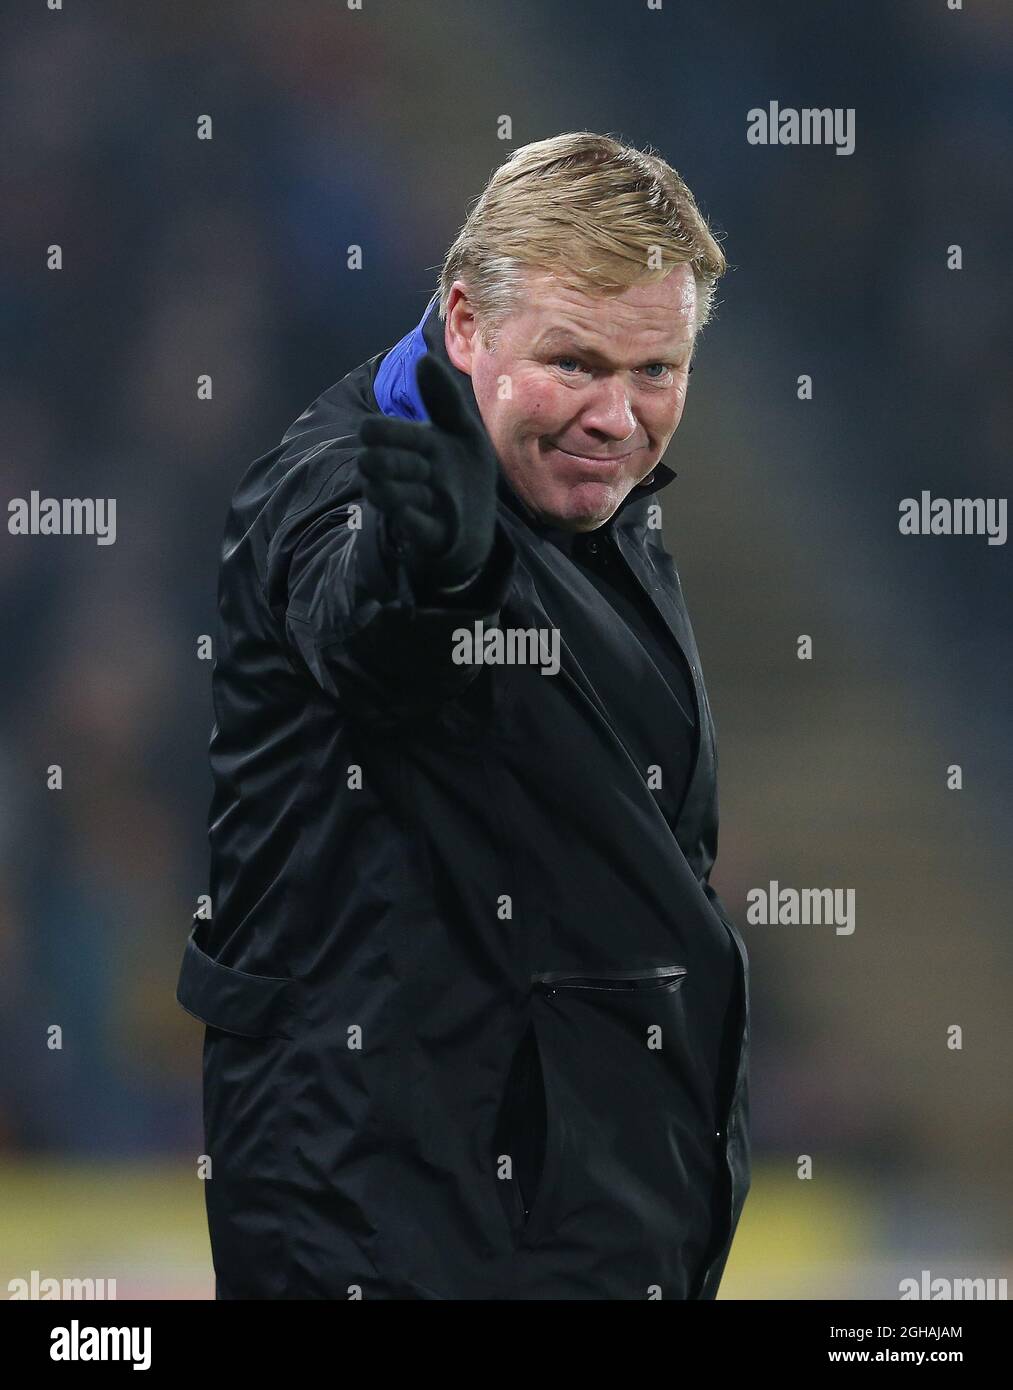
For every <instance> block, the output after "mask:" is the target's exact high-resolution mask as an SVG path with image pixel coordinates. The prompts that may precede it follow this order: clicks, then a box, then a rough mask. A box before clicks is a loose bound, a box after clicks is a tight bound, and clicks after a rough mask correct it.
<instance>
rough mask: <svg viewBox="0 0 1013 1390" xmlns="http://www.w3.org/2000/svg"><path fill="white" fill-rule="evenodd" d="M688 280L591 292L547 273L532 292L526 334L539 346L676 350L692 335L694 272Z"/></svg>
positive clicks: (542, 347)
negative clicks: (611, 292)
mask: <svg viewBox="0 0 1013 1390" xmlns="http://www.w3.org/2000/svg"><path fill="white" fill-rule="evenodd" d="M679 269H682V267H680V268H679ZM686 269H687V270H688V267H687V268H686ZM688 280H689V283H688V286H686V284H685V282H684V281H683V280H682V277H679V282H678V283H669V282H661V283H654V284H648V285H642V286H636V287H634V288H633V289H632V290H630V291H625V292H624V293H623V294H620V295H588V294H584V293H582V292H581V291H579V290H575V289H573V288H571V287H569V286H566V285H561V284H560V283H559V282H553V281H552V280H551V279H550V278H548V277H546V278H545V279H543V280H542V281H541V283H540V284H539V285H538V287H537V292H535V293H533V294H531V295H530V297H529V298H528V312H527V313H526V314H525V315H524V317H525V318H526V319H527V324H526V325H525V326H526V328H527V330H528V333H527V335H526V336H528V337H529V339H530V340H531V341H532V345H533V346H534V347H535V348H538V349H546V348H549V347H554V346H559V345H562V346H566V347H577V346H581V347H584V348H586V349H588V350H597V351H600V352H602V353H605V354H607V353H608V352H609V351H625V350H626V349H627V348H634V349H637V350H639V349H640V348H650V350H652V351H658V350H661V349H665V350H668V351H671V352H676V351H678V350H680V349H682V348H685V347H687V346H688V345H690V344H691V343H692V340H693V332H694V309H695V293H694V291H695V285H694V282H693V277H692V272H690V273H689V276H688Z"/></svg>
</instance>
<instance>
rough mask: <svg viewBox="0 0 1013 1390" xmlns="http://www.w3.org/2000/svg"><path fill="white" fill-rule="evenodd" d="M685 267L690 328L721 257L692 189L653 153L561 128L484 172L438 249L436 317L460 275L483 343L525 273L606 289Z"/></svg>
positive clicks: (709, 294) (508, 308)
mask: <svg viewBox="0 0 1013 1390" xmlns="http://www.w3.org/2000/svg"><path fill="white" fill-rule="evenodd" d="M684 264H689V265H691V266H692V267H693V277H694V279H695V281H696V291H697V303H696V325H695V326H696V331H697V332H699V331H700V329H702V328H703V326H704V325H705V324H706V323H707V322H708V320H709V319H710V317H711V313H712V310H713V303H714V288H715V285H716V284H717V281H718V279H719V277H720V276H721V275H723V274H724V272H725V269H726V261H725V257H724V253H723V252H722V250H721V248H720V246H719V245H718V244H717V242H716V240H715V239H714V237H713V235H712V234H711V231H710V228H709V227H708V225H707V222H706V219H705V218H704V216H703V214H702V213H701V212H700V210H699V208H698V207H697V205H696V200H695V199H694V197H693V194H692V193H691V192H690V191H689V189H688V187H687V186H686V184H685V183H684V182H683V180H682V179H681V178H680V177H679V175H678V174H677V173H676V171H675V170H674V169H673V168H672V166H671V165H670V164H667V163H666V162H665V160H663V159H662V158H661V157H660V156H659V155H657V154H656V153H655V152H654V151H653V150H647V151H643V150H638V149H635V148H633V147H632V146H630V145H624V144H623V143H622V142H621V141H619V140H615V139H613V138H612V136H610V135H595V134H594V133H593V132H591V131H587V130H581V131H572V132H570V133H568V134H565V135H555V136H553V137H552V138H551V139H548V140H536V141H534V142H533V143H532V144H530V145H522V146H521V148H520V149H517V150H514V151H513V153H512V154H511V155H510V156H509V157H508V158H507V159H506V160H505V161H504V162H503V163H502V164H501V165H500V166H499V168H498V169H497V170H496V171H495V173H494V174H493V175H492V177H491V178H490V180H489V182H488V183H487V184H486V187H485V189H484V190H483V192H482V193H481V194H480V195H479V197H478V199H477V201H476V203H475V205H474V207H473V208H472V210H471V212H470V213H469V214H468V218H467V220H466V221H465V223H464V226H463V227H462V228H461V230H460V232H459V233H458V235H457V238H456V239H455V241H454V243H453V245H452V246H451V247H450V249H449V250H448V251H447V254H446V257H445V259H444V262H443V269H442V271H441V273H440V286H439V290H440V303H439V315H440V318H441V319H445V318H446V315H447V301H448V300H449V298H450V291H451V289H452V288H453V284H454V281H455V280H458V279H460V280H462V281H463V282H464V284H465V285H466V286H467V292H468V298H469V300H470V301H471V304H472V306H473V308H474V310H475V315H476V318H477V320H478V324H479V327H480V330H481V332H482V336H483V338H484V339H485V341H486V344H487V346H488V347H489V348H490V349H492V348H494V347H495V341H496V336H497V334H498V331H499V328H500V325H501V324H502V322H503V320H504V319H505V318H506V317H507V316H508V315H509V314H510V313H511V312H512V311H513V310H514V309H516V308H518V307H519V306H520V304H521V302H522V300H523V294H524V288H525V284H526V281H527V274H526V272H527V270H528V268H530V269H533V270H540V271H543V272H548V273H550V274H554V275H556V276H558V277H559V279H560V280H561V281H563V282H564V283H565V284H567V285H568V286H570V287H571V288H575V289H577V290H580V291H583V292H584V293H586V294H593V295H605V296H608V295H613V294H621V293H622V291H623V290H624V289H626V288H628V287H629V286H630V285H633V284H647V283H651V282H653V281H657V280H662V279H664V277H665V276H666V275H668V274H670V273H671V271H672V270H673V269H674V268H675V267H676V266H677V265H684Z"/></svg>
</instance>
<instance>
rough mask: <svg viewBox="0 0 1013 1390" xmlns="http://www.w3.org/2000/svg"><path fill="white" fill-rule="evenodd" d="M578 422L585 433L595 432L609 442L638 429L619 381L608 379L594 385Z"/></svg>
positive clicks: (624, 436) (628, 397)
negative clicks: (586, 431) (587, 431)
mask: <svg viewBox="0 0 1013 1390" xmlns="http://www.w3.org/2000/svg"><path fill="white" fill-rule="evenodd" d="M580 423H581V424H582V425H583V426H584V428H585V429H586V430H594V431H595V433H597V434H600V435H604V436H605V437H606V438H608V439H616V440H620V441H621V440H623V439H629V437H630V435H631V434H632V433H633V432H634V430H635V429H636V428H637V420H636V416H635V415H634V414H633V407H632V406H631V405H630V396H629V392H628V391H627V389H626V387H625V386H624V385H623V382H622V380H621V379H620V378H618V377H608V378H605V379H602V380H600V381H598V382H597V383H596V384H595V387H594V390H593V393H592V396H591V399H590V400H589V401H588V404H587V405H586V406H585V408H584V410H583V412H582V414H581V419H580Z"/></svg>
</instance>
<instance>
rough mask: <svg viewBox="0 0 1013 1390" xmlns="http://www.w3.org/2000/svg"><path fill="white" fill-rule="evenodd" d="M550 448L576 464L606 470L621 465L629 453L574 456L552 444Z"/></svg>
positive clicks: (567, 450)
mask: <svg viewBox="0 0 1013 1390" xmlns="http://www.w3.org/2000/svg"><path fill="white" fill-rule="evenodd" d="M552 447H553V449H554V450H555V451H556V453H557V454H562V455H563V456H564V458H570V459H573V460H574V461H575V462H577V463H585V464H587V465H588V467H590V468H608V467H610V466H611V467H613V468H614V467H615V466H616V465H617V464H620V463H623V462H624V461H625V460H626V459H628V458H629V457H630V454H629V453H626V454H612V455H609V454H574V453H571V452H570V450H569V449H561V448H560V447H559V445H558V444H554V445H553V446H552ZM633 452H635V450H631V453H633Z"/></svg>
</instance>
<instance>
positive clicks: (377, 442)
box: [358, 352, 499, 590]
mask: <svg viewBox="0 0 1013 1390" xmlns="http://www.w3.org/2000/svg"><path fill="white" fill-rule="evenodd" d="M416 371H417V379H418V385H419V392H420V394H421V396H422V401H423V403H424V405H425V407H426V412H427V414H428V416H429V421H428V422H416V421H412V420H395V419H391V418H389V417H388V416H382V415H371V416H369V417H368V418H367V419H366V420H363V422H362V424H361V425H360V426H359V443H360V445H361V446H362V447H361V450H360V453H359V456H358V464H359V473H360V475H361V477H362V483H363V492H364V495H365V497H366V500H367V501H369V502H371V503H372V504H373V505H374V506H375V507H377V508H378V509H379V510H380V512H381V513H382V515H383V518H384V530H385V533H386V538H387V542H388V544H392V545H393V548H394V553H396V554H398V555H400V556H401V558H402V560H403V562H404V564H405V566H406V567H407V569H408V573H409V574H410V575H411V577H412V580H413V581H419V582H420V583H421V585H422V586H423V587H424V588H427V589H444V590H445V589H452V588H454V587H460V586H461V585H462V584H464V583H466V582H467V581H468V580H470V579H471V578H472V577H473V576H474V575H476V574H477V573H478V572H479V571H480V570H481V568H482V566H483V564H484V563H485V560H486V558H487V556H488V554H489V552H490V550H491V549H492V543H493V536H494V532H495V526H496V480H497V474H498V469H499V464H498V461H497V459H496V454H495V451H494V450H493V447H492V444H491V443H490V440H489V436H488V434H487V433H486V431H485V429H484V428H483V426H482V425H481V424H480V422H478V421H476V420H475V419H473V417H472V416H471V415H470V413H469V411H468V409H467V406H466V405H465V401H464V398H463V396H462V395H461V390H460V387H459V386H458V384H457V382H456V381H455V380H454V377H453V375H452V373H451V372H450V370H449V369H448V368H447V367H446V366H445V365H444V363H443V362H441V361H440V359H439V358H438V357H434V355H433V354H432V353H431V352H427V353H426V354H425V356H424V357H422V358H420V359H419V362H418V365H417V368H416Z"/></svg>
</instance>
